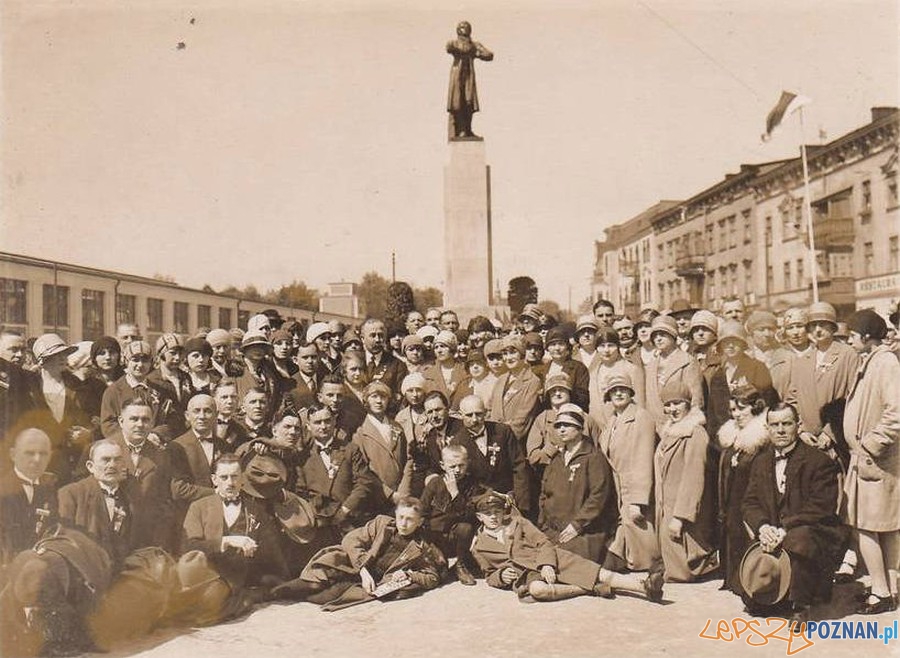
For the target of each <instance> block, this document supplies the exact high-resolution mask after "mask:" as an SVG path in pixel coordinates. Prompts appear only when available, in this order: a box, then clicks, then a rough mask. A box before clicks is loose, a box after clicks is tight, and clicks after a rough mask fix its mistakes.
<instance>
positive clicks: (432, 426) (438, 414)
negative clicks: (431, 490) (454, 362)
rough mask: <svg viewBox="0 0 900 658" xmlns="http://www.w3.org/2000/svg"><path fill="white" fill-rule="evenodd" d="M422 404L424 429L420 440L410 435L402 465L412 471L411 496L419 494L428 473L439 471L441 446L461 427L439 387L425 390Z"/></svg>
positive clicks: (440, 473) (437, 474)
mask: <svg viewBox="0 0 900 658" xmlns="http://www.w3.org/2000/svg"><path fill="white" fill-rule="evenodd" d="M422 406H423V408H424V410H425V411H424V413H425V418H426V420H427V422H428V430H427V431H426V432H425V436H424V437H423V439H422V440H421V441H415V440H413V439H410V441H409V459H408V460H407V462H406V468H407V469H409V470H411V471H412V473H411V475H410V492H411V493H412V495H414V496H421V495H422V491H423V490H424V489H425V480H426V478H428V476H430V475H434V476H440V475H442V474H443V468H442V467H441V461H442V457H441V450H442V449H443V448H444V447H446V446H448V445H450V442H451V440H452V439H453V437H454V436H455V435H456V433H457V432H458V431H459V430H460V429H461V428H462V425H461V423H460V422H459V420H457V419H456V418H452V417H451V416H450V403H449V402H448V400H447V396H445V395H444V394H443V393H442V392H441V391H429V392H428V393H426V394H425V400H424V401H423V402H422Z"/></svg>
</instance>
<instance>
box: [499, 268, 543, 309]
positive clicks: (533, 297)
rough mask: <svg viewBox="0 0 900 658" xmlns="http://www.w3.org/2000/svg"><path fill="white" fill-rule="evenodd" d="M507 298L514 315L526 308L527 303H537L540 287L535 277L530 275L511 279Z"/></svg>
mask: <svg viewBox="0 0 900 658" xmlns="http://www.w3.org/2000/svg"><path fill="white" fill-rule="evenodd" d="M506 298H507V300H508V303H509V310H510V312H511V313H512V315H513V316H518V315H519V314H520V313H521V312H522V309H524V308H525V304H536V303H537V299H538V289H537V285H536V284H535V282H534V279H532V278H531V277H529V276H517V277H515V278H514V279H510V280H509V290H508V292H507V294H506Z"/></svg>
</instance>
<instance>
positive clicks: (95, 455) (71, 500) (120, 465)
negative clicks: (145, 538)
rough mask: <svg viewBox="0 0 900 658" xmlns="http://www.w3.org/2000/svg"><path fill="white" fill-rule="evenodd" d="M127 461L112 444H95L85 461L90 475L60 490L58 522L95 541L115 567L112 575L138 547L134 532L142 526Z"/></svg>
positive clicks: (121, 451) (100, 442) (103, 442)
mask: <svg viewBox="0 0 900 658" xmlns="http://www.w3.org/2000/svg"><path fill="white" fill-rule="evenodd" d="M127 459H128V457H126V456H125V452H124V451H123V450H122V448H121V446H119V445H118V444H117V443H115V442H114V441H111V440H109V439H103V440H101V441H97V442H96V443H94V444H93V445H92V446H91V450H90V455H89V458H88V460H87V468H88V471H90V473H91V474H90V475H89V476H88V477H86V478H83V479H81V480H79V481H77V482H73V483H72V484H68V485H66V486H64V487H63V488H62V489H60V490H59V518H60V521H61V522H62V523H63V524H65V525H68V526H71V527H73V528H75V529H76V530H80V531H82V532H84V533H86V534H88V535H89V536H90V537H92V538H93V539H94V540H95V541H97V543H98V544H100V546H101V547H103V548H104V549H105V550H106V552H107V553H108V554H109V557H110V558H111V559H112V562H113V564H114V565H116V566H115V567H114V571H117V570H118V567H119V566H121V564H122V562H123V560H124V559H125V557H126V556H127V555H128V554H129V553H130V552H131V551H132V550H134V549H135V548H137V547H138V544H137V542H136V541H135V540H136V537H137V535H136V530H137V528H138V527H139V525H140V523H141V522H142V519H141V516H142V510H141V509H140V505H139V502H138V496H136V495H135V493H134V480H133V479H130V478H129V477H128V468H127V466H126V460H127Z"/></svg>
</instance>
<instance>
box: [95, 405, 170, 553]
mask: <svg viewBox="0 0 900 658" xmlns="http://www.w3.org/2000/svg"><path fill="white" fill-rule="evenodd" d="M152 422H153V410H152V409H151V408H150V406H149V405H148V404H147V403H146V402H144V401H142V400H131V401H127V402H126V403H125V406H124V407H123V408H122V414H121V415H120V416H119V425H120V426H121V428H122V432H121V434H120V435H118V436H116V437H115V438H113V439H110V440H111V441H113V442H114V443H116V444H117V445H118V446H119V447H120V448H122V452H123V454H124V455H125V457H126V459H125V468H126V469H127V471H128V475H129V477H130V478H132V479H133V480H134V485H135V486H134V490H135V493H137V494H138V495H139V496H140V500H141V507H142V511H143V514H142V517H141V522H140V523H139V524H137V526H136V527H135V529H134V535H135V536H134V540H135V543H136V545H139V546H159V547H160V548H164V549H165V550H167V551H170V552H173V551H174V550H175V549H176V547H177V546H178V537H179V534H180V533H179V532H177V531H178V528H177V527H176V526H175V509H174V503H173V501H172V491H171V489H172V465H171V460H170V456H169V451H168V450H166V449H165V448H163V447H161V446H158V445H156V444H155V443H153V442H152V441H149V440H148V439H147V436H148V435H149V433H150V430H151V423H152Z"/></svg>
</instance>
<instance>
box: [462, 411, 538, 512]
mask: <svg viewBox="0 0 900 658" xmlns="http://www.w3.org/2000/svg"><path fill="white" fill-rule="evenodd" d="M459 413H460V415H461V416H462V427H460V428H459V429H458V430H457V431H456V434H455V435H454V436H453V438H452V439H451V441H450V443H451V444H455V445H461V446H463V447H464V448H465V449H466V452H467V453H468V454H469V472H470V473H471V474H472V477H473V478H475V479H476V480H478V481H479V482H481V483H482V484H485V485H487V486H489V487H490V488H491V489H494V490H495V491H499V492H501V493H512V494H513V495H514V497H515V501H516V506H517V507H518V508H519V510H520V511H522V513H523V514H526V515H527V513H528V511H529V507H530V504H531V495H530V491H531V482H530V474H529V471H528V462H527V460H526V459H525V453H524V450H523V449H522V446H520V444H519V441H518V440H517V439H516V437H515V435H514V434H513V433H512V430H511V429H510V428H509V426H507V425H505V424H503V423H497V422H493V421H489V420H485V419H486V417H487V408H486V407H485V404H484V400H482V399H481V397H480V396H478V395H467V396H466V397H464V398H463V399H462V400H461V401H460V403H459Z"/></svg>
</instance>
